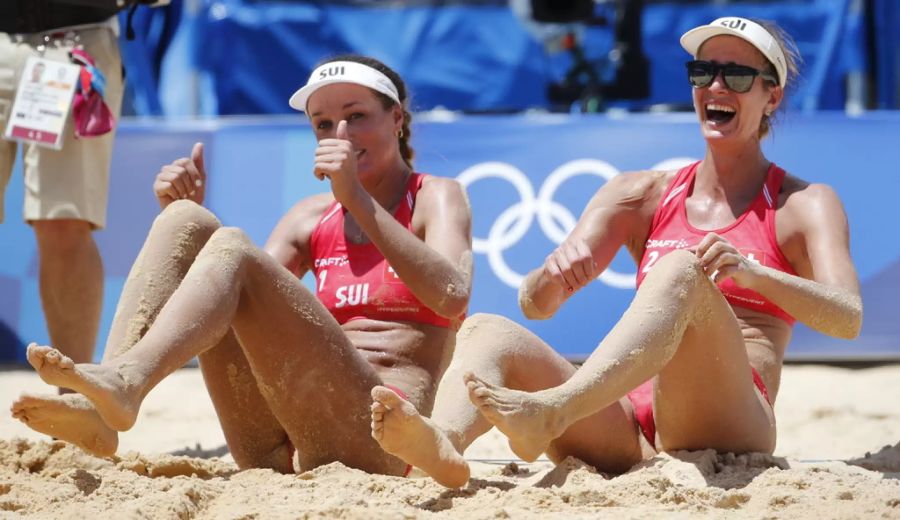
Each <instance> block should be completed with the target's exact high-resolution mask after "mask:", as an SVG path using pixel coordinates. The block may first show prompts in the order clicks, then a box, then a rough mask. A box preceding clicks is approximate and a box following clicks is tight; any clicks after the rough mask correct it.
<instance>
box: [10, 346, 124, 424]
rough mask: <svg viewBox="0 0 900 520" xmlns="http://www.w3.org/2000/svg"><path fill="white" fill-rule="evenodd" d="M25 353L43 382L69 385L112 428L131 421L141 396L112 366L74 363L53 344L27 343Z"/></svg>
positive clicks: (64, 386) (63, 385)
mask: <svg viewBox="0 0 900 520" xmlns="http://www.w3.org/2000/svg"><path fill="white" fill-rule="evenodd" d="M25 355H26V357H27V358H28V362H29V363H30V364H31V366H33V367H34V369H35V370H37V373H38V375H39V376H41V379H43V380H44V382H45V383H47V384H50V385H54V386H60V387H63V388H71V389H72V390H75V391H76V392H78V393H80V394H82V395H83V396H85V397H87V398H88V399H90V401H91V402H92V403H94V407H95V408H96V410H97V413H98V414H99V415H100V417H101V418H102V419H103V422H105V423H106V424H107V425H109V426H110V427H111V428H113V429H114V430H118V431H120V432H121V431H125V430H128V429H129V428H131V427H132V426H133V425H134V421H135V420H136V419H137V412H138V409H139V408H140V404H141V403H140V397H139V396H137V394H136V392H135V390H134V388H133V387H132V385H129V384H128V383H126V381H125V380H124V379H123V378H122V376H121V375H120V374H119V373H118V372H116V371H115V370H114V369H112V368H109V367H108V366H105V365H94V364H91V363H78V364H75V362H73V361H72V360H71V359H70V358H69V357H68V356H65V355H64V354H63V353H62V352H60V351H58V350H56V349H55V348H53V347H44V346H39V345H37V344H35V343H32V344H30V345H28V350H27V351H26V354H25Z"/></svg>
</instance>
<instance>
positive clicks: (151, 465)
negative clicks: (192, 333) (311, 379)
mask: <svg viewBox="0 0 900 520" xmlns="http://www.w3.org/2000/svg"><path fill="white" fill-rule="evenodd" d="M49 390H50V389H49V387H47V386H46V385H44V384H43V383H42V382H41V381H40V379H38V378H37V376H36V375H35V374H34V373H33V372H31V371H30V370H3V371H0V403H2V407H3V410H4V411H3V413H2V414H0V519H3V518H18V517H20V516H28V517H35V518H79V519H86V518H92V517H93V518H117V519H118V518H153V519H156V518H209V519H213V518H215V519H219V518H227V519H238V518H242V519H243V518H247V519H249V518H365V519H371V518H429V517H454V518H536V517H539V518H600V517H610V518H641V519H644V518H692V519H693V518H790V519H797V518H816V519H826V518H848V519H851V518H852V519H856V518H900V365H888V366H880V367H875V368H866V369H846V368H835V367H825V366H788V367H786V368H785V371H784V377H783V380H782V389H781V393H780V395H779V398H778V402H777V404H776V415H777V418H778V447H777V448H776V452H775V456H766V455H761V454H750V455H739V456H734V455H732V454H716V453H715V452H712V451H702V452H678V453H674V454H667V455H659V456H657V457H655V458H653V459H651V460H648V461H645V462H644V463H642V464H640V465H638V466H637V467H635V468H633V469H632V470H631V471H629V472H628V473H626V474H624V475H604V474H600V473H597V472H596V471H594V469H593V468H591V467H588V466H586V465H584V464H583V463H581V462H580V461H578V460H575V459H569V460H567V461H565V462H564V463H563V464H561V465H559V466H556V467H554V466H553V465H552V464H550V463H549V462H547V461H541V460H539V461H537V462H535V463H532V464H526V463H523V462H521V461H518V462H516V461H515V460H514V456H513V455H512V453H511V452H510V451H509V449H508V447H507V446H506V442H505V438H504V437H503V436H502V435H501V434H499V433H498V432H496V431H492V432H490V433H489V434H488V435H486V436H484V437H482V438H481V439H479V441H477V442H476V443H475V444H474V445H472V446H471V447H470V448H469V450H468V451H467V452H466V458H468V459H470V460H472V461H473V470H474V471H473V478H472V480H471V481H470V483H469V485H468V486H467V487H465V488H463V489H459V490H448V489H445V488H442V487H441V486H439V485H437V484H436V483H434V482H433V481H432V480H431V479H429V478H427V477H425V476H423V475H422V474H417V472H414V473H413V474H412V476H411V478H399V477H385V476H377V475H369V474H366V473H363V472H361V471H358V470H355V469H351V468H347V467H345V466H343V465H341V464H339V463H334V464H329V465H327V466H322V467H320V468H317V469H315V470H313V471H309V472H306V473H303V474H299V475H279V474H276V473H273V472H272V471H268V470H249V471H243V472H238V471H237V469H236V467H235V466H234V463H233V461H232V460H231V458H230V456H229V455H228V453H227V449H226V448H225V441H224V438H223V436H222V433H221V431H220V429H219V426H218V422H217V421H216V417H215V414H214V412H213V409H212V404H211V403H210V401H209V397H208V396H207V394H206V391H205V389H204V387H203V382H202V379H201V376H200V373H199V371H198V370H197V369H190V368H186V369H182V370H180V371H178V372H177V373H175V374H173V375H172V376H170V377H169V378H168V379H166V380H165V381H163V382H162V383H161V384H160V386H159V387H157V388H156V389H154V390H153V392H151V393H150V395H149V396H148V397H147V400H146V401H145V403H144V406H143V408H142V410H141V414H140V417H139V419H138V421H137V424H136V426H135V427H134V428H133V429H132V430H130V431H128V432H126V433H123V434H122V435H121V436H120V439H121V440H120V446H119V452H118V455H117V456H116V457H113V458H109V459H100V458H95V457H91V456H89V455H86V454H85V453H84V452H82V451H80V450H79V449H77V448H75V447H73V446H71V445H68V444H66V443H63V442H58V441H57V442H53V441H50V440H49V439H47V438H46V437H44V436H42V435H40V434H37V433H35V432H32V431H31V430H29V429H28V428H26V427H25V426H24V425H22V424H20V423H19V422H18V421H16V420H14V419H13V418H12V417H10V415H9V413H8V411H6V409H7V408H8V406H9V404H10V403H11V402H12V401H13V399H14V398H15V397H16V396H17V395H18V393H19V392H21V391H31V392H42V391H49Z"/></svg>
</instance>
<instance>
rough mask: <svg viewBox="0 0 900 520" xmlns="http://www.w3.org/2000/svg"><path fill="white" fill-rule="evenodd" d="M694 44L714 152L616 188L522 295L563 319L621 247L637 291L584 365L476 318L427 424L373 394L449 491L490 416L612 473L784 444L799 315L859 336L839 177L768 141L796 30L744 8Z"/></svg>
mask: <svg viewBox="0 0 900 520" xmlns="http://www.w3.org/2000/svg"><path fill="white" fill-rule="evenodd" d="M681 43H682V45H683V46H684V48H685V49H686V50H687V51H688V52H689V53H690V54H691V55H692V56H693V59H692V60H691V61H689V62H688V63H687V76H688V80H689V82H690V84H691V88H692V90H693V103H694V108H695V110H696V113H697V116H698V119H699V122H700V131H701V135H702V136H703V138H704V139H705V140H706V145H707V146H706V155H705V156H704V158H703V160H701V161H699V162H697V163H695V164H692V165H690V166H687V167H685V168H683V169H681V170H678V171H670V172H664V171H645V172H637V173H627V174H623V175H620V176H618V177H616V178H615V179H613V180H612V181H610V182H609V183H607V184H606V185H604V186H603V187H602V188H601V189H600V190H599V191H598V192H597V193H596V194H595V195H594V197H593V199H592V200H591V201H590V202H589V204H588V206H587V207H586V209H585V210H584V212H583V214H582V215H581V218H580V220H579V221H578V224H577V225H576V227H575V229H574V230H573V231H572V233H571V234H570V235H569V236H568V238H567V239H566V240H565V241H564V242H563V243H562V244H561V245H560V246H559V247H558V248H557V249H556V250H555V251H553V252H552V253H551V254H550V255H549V256H548V257H547V258H546V260H545V262H544V264H543V265H542V266H541V267H539V268H537V269H535V270H534V271H532V272H531V273H530V274H529V275H528V276H527V277H526V279H525V281H524V283H523V285H522V287H521V289H520V293H519V302H520V305H521V307H522V310H523V311H524V313H525V315H526V316H527V317H529V318H533V319H546V318H550V317H551V316H553V314H554V313H555V312H556V311H557V309H559V307H560V306H561V305H563V303H565V301H566V300H567V299H568V298H569V297H570V296H571V295H572V294H573V293H574V292H575V291H577V290H579V289H581V288H582V287H584V286H585V285H587V284H588V283H590V282H591V281H593V280H594V279H595V278H596V277H597V276H598V275H599V274H600V273H601V272H602V271H603V269H605V268H606V267H607V266H608V265H609V263H610V261H611V259H612V258H613V256H614V255H615V253H616V251H617V250H618V249H619V248H620V247H621V246H622V245H625V247H626V248H627V249H628V251H629V252H630V253H631V255H632V257H633V258H634V259H635V262H636V263H637V264H638V275H637V283H638V289H637V293H636V294H635V297H634V300H633V302H632V303H631V305H630V307H629V308H628V309H627V310H626V312H625V313H624V315H623V316H622V318H621V319H620V321H619V322H618V323H617V324H616V325H615V326H614V327H613V328H612V330H611V331H610V332H609V333H608V335H607V336H606V337H605V338H604V339H603V340H602V341H601V343H600V344H599V345H598V346H597V348H596V349H595V350H594V352H593V353H592V354H591V356H590V357H589V358H588V360H587V361H586V362H585V363H584V365H583V366H581V367H580V368H578V369H577V370H576V369H575V368H574V367H573V366H572V365H570V364H569V363H568V362H567V361H566V360H565V359H563V358H562V357H561V356H560V355H558V354H557V353H556V352H555V351H554V350H553V349H552V348H550V347H549V346H548V345H546V344H545V343H543V342H542V341H541V340H540V339H539V338H537V337H536V336H534V335H533V334H531V333H529V332H528V331H527V330H525V329H524V328H522V327H520V326H519V325H517V324H515V323H513V322H511V321H509V320H506V319H504V318H501V317H498V316H487V315H475V316H472V317H470V318H469V319H468V320H467V321H466V323H465V324H464V325H463V327H462V329H461V330H460V332H459V334H458V338H457V347H456V353H455V355H454V358H453V360H452V362H451V364H450V367H449V368H448V370H447V373H446V374H445V375H444V380H443V381H442V383H441V386H440V387H439V389H438V394H437V400H436V403H435V407H434V410H433V414H432V418H431V419H423V418H422V417H420V416H419V414H417V413H416V410H415V409H414V407H413V405H412V404H411V403H407V402H404V401H402V400H401V399H400V398H399V397H398V396H397V395H396V394H395V393H394V392H392V391H391V390H390V389H388V388H383V387H382V388H375V389H374V390H373V396H374V398H375V401H376V402H375V404H374V405H373V435H374V436H375V437H376V438H377V439H378V440H379V442H380V443H381V445H382V447H383V448H384V449H385V450H386V451H388V452H390V453H393V454H395V455H397V456H398V457H400V458H402V459H404V460H406V461H407V462H409V463H410V464H413V465H415V466H418V467H421V468H422V469H424V470H425V471H426V472H428V473H429V474H431V475H432V476H433V477H434V478H435V479H437V480H438V481H440V482H442V483H444V484H445V485H448V486H459V485H462V484H463V483H465V481H466V479H467V478H468V475H469V470H468V467H467V465H466V462H465V460H464V459H463V458H462V456H461V455H460V454H461V453H463V451H464V450H465V448H466V447H467V446H468V445H469V443H471V442H472V441H473V440H474V439H475V438H476V437H478V436H479V435H481V434H483V433H484V432H486V431H487V430H488V429H489V428H490V427H491V426H492V425H493V426H496V427H497V428H498V429H499V430H500V431H502V432H503V433H504V434H506V436H507V437H508V438H509V444H510V447H511V448H512V450H513V451H514V452H515V453H516V454H517V455H518V456H519V457H521V458H523V459H525V460H527V461H531V460H534V459H535V458H536V457H538V456H539V455H540V454H541V453H547V455H548V456H549V457H550V459H551V460H553V461H557V462H558V461H560V460H562V459H563V458H565V457H566V456H575V457H578V458H580V459H582V460H583V461H585V462H587V463H589V464H591V465H593V466H595V467H597V468H598V469H600V470H602V471H610V472H621V471H624V470H627V469H628V468H630V467H631V466H632V465H634V464H635V463H637V462H639V461H641V460H643V459H646V458H648V457H651V456H653V455H654V454H655V453H657V452H659V451H663V450H665V451H671V450H684V449H686V450H698V449H706V448H713V449H715V450H718V451H721V452H764V453H772V451H773V450H774V448H775V417H774V415H773V409H772V406H773V403H774V402H775V398H776V397H777V395H778V388H779V383H780V377H781V367H782V360H783V358H784V353H785V349H786V348H787V345H788V343H789V341H790V338H791V329H792V326H793V324H794V322H795V321H800V322H802V323H804V324H806V325H808V326H810V327H812V328H814V329H816V330H818V331H820V332H822V333H824V334H827V335H830V336H836V337H841V338H853V337H855V336H856V335H857V334H858V332H859V329H860V325H861V321H862V302H861V299H860V294H859V282H858V280H857V277H856V273H855V270H854V267H853V264H852V262H851V259H850V253H849V247H848V242H849V237H848V224H847V219H846V216H845V213H844V209H843V207H842V204H841V202H840V201H839V200H838V197H837V195H836V194H835V192H834V191H832V189H831V188H829V187H828V186H824V185H821V184H810V183H808V182H805V181H803V180H801V179H799V178H797V177H795V176H794V175H792V174H789V173H786V172H785V171H784V170H782V169H781V168H780V167H778V166H776V165H775V164H774V163H772V162H770V161H769V160H768V159H767V158H766V157H765V156H764V155H763V152H762V149H761V148H760V140H761V139H762V138H763V137H764V136H765V135H766V134H767V133H768V132H769V129H770V123H771V121H772V116H773V114H774V113H775V111H776V110H777V109H778V108H779V107H781V106H782V105H783V101H784V92H785V88H786V87H788V86H789V84H790V83H791V81H792V80H793V78H794V76H795V74H796V64H795V54H794V52H793V49H794V46H793V44H792V42H791V41H790V38H789V37H788V36H787V35H785V34H784V33H783V32H781V31H780V30H779V29H778V28H777V27H776V26H774V25H771V24H766V25H760V24H757V23H755V22H753V21H750V20H746V19H742V18H735V17H730V18H722V19H719V20H716V21H714V22H712V23H711V24H709V25H705V26H701V27H697V28H695V29H693V30H691V31H689V32H687V33H686V34H684V35H683V36H682V38H681ZM587 312H589V311H587V310H586V313H587ZM584 319H586V320H589V319H590V315H589V314H585V316H584ZM467 398H468V399H467ZM470 400H471V402H470ZM417 441H418V442H417Z"/></svg>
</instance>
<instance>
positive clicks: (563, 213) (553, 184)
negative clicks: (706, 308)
mask: <svg viewBox="0 0 900 520" xmlns="http://www.w3.org/2000/svg"><path fill="white" fill-rule="evenodd" d="M694 161H695V159H691V158H688V157H674V158H672V159H667V160H664V161H661V162H659V163H657V164H656V165H654V166H653V167H652V168H651V169H653V170H672V169H677V168H681V167H682V166H685V165H687V164H690V163H692V162H694ZM619 173H620V172H619V170H618V169H616V168H615V167H614V166H613V165H611V164H609V163H608V162H606V161H601V160H599V159H576V160H573V161H569V162H567V163H565V164H563V165H562V166H560V167H558V168H556V169H555V170H553V172H551V173H550V175H548V176H547V178H546V180H544V183H543V184H542V185H541V187H540V189H539V190H538V192H537V194H535V192H534V187H533V186H532V184H531V181H530V180H529V179H528V176H527V175H525V174H524V173H523V172H522V170H520V169H518V168H516V167H515V166H513V165H511V164H508V163H505V162H499V161H490V162H483V163H479V164H476V165H473V166H470V167H469V168H466V169H465V170H464V171H463V172H462V173H460V174H459V175H458V176H457V177H456V180H457V181H458V182H459V183H460V184H462V186H463V187H464V188H465V189H466V190H467V191H468V190H469V189H470V186H471V185H472V184H474V183H476V182H478V181H480V180H482V179H488V178H492V177H493V178H498V179H502V180H505V181H507V182H509V183H510V184H511V185H512V186H513V188H515V190H516V191H517V192H518V195H519V202H517V203H515V204H513V205H512V206H510V207H508V208H506V209H504V210H503V211H502V212H501V213H500V215H499V216H498V217H497V219H496V220H495V221H494V223H493V224H492V225H491V227H490V230H489V231H488V236H487V237H485V238H481V237H472V250H473V251H474V252H475V253H479V254H483V255H486V256H487V260H488V264H489V265H490V266H491V270H492V271H493V272H494V274H495V275H496V276H497V278H499V279H500V280H501V281H502V282H503V283H505V284H506V285H508V286H509V287H512V288H514V289H518V287H519V286H520V285H521V284H522V280H524V278H525V276H524V275H523V274H521V273H518V272H516V271H515V270H513V269H512V268H511V267H510V266H509V264H507V263H506V259H505V258H504V253H505V252H506V250H507V249H509V248H511V247H513V246H514V245H516V244H517V243H518V242H519V240H521V239H522V237H524V236H525V234H526V233H527V232H528V230H529V229H530V228H531V226H532V224H533V223H534V220H535V217H537V221H538V225H539V226H540V228H541V231H542V232H543V233H544V235H545V236H546V237H547V238H548V239H550V240H551V241H552V242H553V243H555V244H556V245H559V244H561V243H562V241H563V240H565V238H566V237H567V236H568V235H569V233H571V232H572V229H574V228H575V224H576V222H577V221H578V219H577V217H576V216H575V214H573V213H572V211H570V210H569V208H567V207H566V206H564V205H562V204H560V203H559V202H557V201H555V200H554V196H555V195H556V191H557V190H558V189H559V187H560V186H561V185H562V184H563V183H564V182H566V181H568V180H569V179H571V178H573V177H576V176H579V175H593V176H596V177H599V178H601V179H603V182H608V181H610V180H612V178H613V177H615V176H616V175H618V174H619ZM535 261H537V259H535ZM536 265H537V264H536ZM598 279H599V280H600V281H601V282H603V283H605V284H607V285H609V286H611V287H614V288H617V289H630V288H634V286H635V273H619V272H616V271H614V270H613V269H610V268H607V269H606V270H605V271H603V273H601V274H600V276H599V277H598Z"/></svg>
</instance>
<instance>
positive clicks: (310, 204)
mask: <svg viewBox="0 0 900 520" xmlns="http://www.w3.org/2000/svg"><path fill="white" fill-rule="evenodd" d="M332 202H334V195H332V194H331V192H326V193H320V194H318V195H313V196H311V197H307V198H305V199H302V200H300V201H298V202H297V203H295V204H294V205H293V206H291V209H289V210H288V211H287V213H285V214H284V216H283V217H281V220H280V221H279V222H278V227H277V228H276V231H279V230H281V231H283V232H287V233H289V234H290V235H292V237H291V239H292V240H293V241H299V242H303V241H305V239H307V238H308V237H309V236H310V235H311V234H312V231H313V229H314V228H315V227H316V224H318V223H319V218H320V217H321V216H322V214H323V213H324V212H325V210H326V209H328V206H329V205H330V204H331V203H332Z"/></svg>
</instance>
